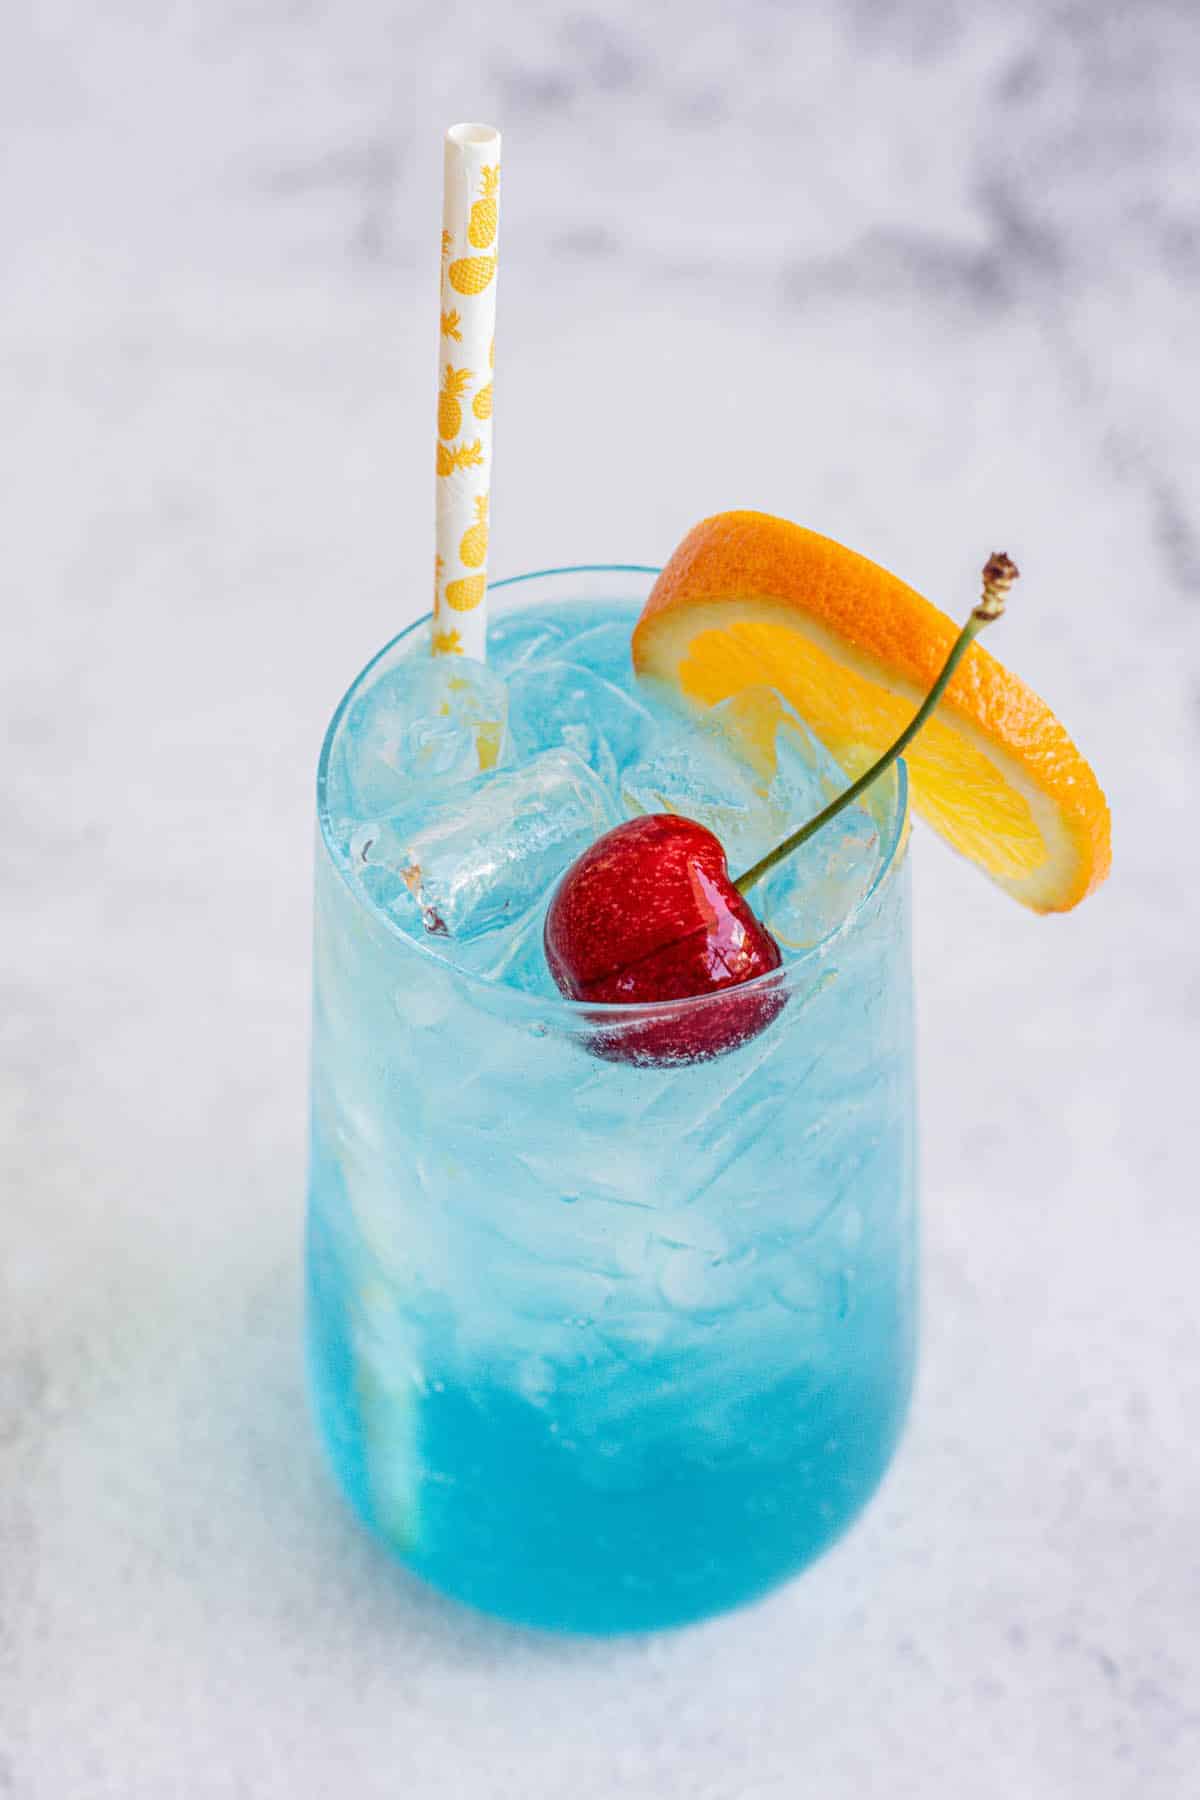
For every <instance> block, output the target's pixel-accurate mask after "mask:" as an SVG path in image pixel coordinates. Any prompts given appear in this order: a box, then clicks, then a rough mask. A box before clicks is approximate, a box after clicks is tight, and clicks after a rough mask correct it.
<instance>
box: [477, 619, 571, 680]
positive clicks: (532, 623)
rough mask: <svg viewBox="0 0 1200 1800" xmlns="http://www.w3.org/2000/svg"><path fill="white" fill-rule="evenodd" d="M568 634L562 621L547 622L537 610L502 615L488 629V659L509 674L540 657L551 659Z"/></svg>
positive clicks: (551, 620)
mask: <svg viewBox="0 0 1200 1800" xmlns="http://www.w3.org/2000/svg"><path fill="white" fill-rule="evenodd" d="M567 635H568V626H567V625H566V623H565V621H563V620H561V619H547V618H545V617H544V616H543V614H542V611H541V609H540V608H539V607H528V608H526V609H525V610H524V611H520V612H512V613H501V614H500V615H499V617H497V618H495V619H493V620H492V623H491V625H490V626H489V627H488V656H489V657H490V658H491V661H492V664H493V666H494V667H496V668H497V669H501V670H503V672H504V673H505V674H506V675H508V674H511V673H512V672H513V670H514V669H523V668H525V667H526V666H527V665H528V664H530V663H534V662H537V661H538V660H539V659H540V658H542V657H549V656H554V655H557V654H559V653H560V649H561V646H562V644H563V643H564V641H565V640H566V638H567Z"/></svg>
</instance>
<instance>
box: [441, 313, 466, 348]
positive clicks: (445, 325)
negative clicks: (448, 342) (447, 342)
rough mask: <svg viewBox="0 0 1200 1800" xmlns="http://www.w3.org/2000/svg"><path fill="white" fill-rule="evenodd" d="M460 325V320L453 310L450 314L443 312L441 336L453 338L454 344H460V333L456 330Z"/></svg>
mask: <svg viewBox="0 0 1200 1800" xmlns="http://www.w3.org/2000/svg"><path fill="white" fill-rule="evenodd" d="M461 324H462V318H461V317H460V315H459V314H458V313H456V312H454V311H453V309H452V310H451V311H450V312H444V313H443V314H442V336H443V337H444V338H453V339H454V342H455V343H456V344H461V343H462V332H461V331H460V330H459V329H458V328H459V326H460V325H461Z"/></svg>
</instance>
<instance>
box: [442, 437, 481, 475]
mask: <svg viewBox="0 0 1200 1800" xmlns="http://www.w3.org/2000/svg"><path fill="white" fill-rule="evenodd" d="M482 461H483V445H482V444H481V443H480V441H479V439H478V438H476V439H475V441H474V443H473V444H460V445H459V446H458V448H457V450H451V449H450V448H449V447H448V446H447V445H446V444H439V445H438V447H437V472H438V474H439V475H453V473H454V471H455V470H456V469H477V468H478V467H479V465H480V463H481V462H482Z"/></svg>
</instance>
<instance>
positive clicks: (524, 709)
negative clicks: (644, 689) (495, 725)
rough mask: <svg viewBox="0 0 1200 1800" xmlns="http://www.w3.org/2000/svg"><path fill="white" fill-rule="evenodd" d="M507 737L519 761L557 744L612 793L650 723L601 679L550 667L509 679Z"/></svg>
mask: <svg viewBox="0 0 1200 1800" xmlns="http://www.w3.org/2000/svg"><path fill="white" fill-rule="evenodd" d="M601 629H603V627H602V628H601ZM509 731H510V733H511V735H512V742H513V747H514V749H515V751H516V754H517V755H518V756H519V757H528V756H532V755H533V754H534V753H535V751H538V750H547V749H550V748H551V747H552V746H554V745H556V744H561V745H563V746H564V747H565V748H566V749H568V750H573V751H574V752H575V754H576V756H578V757H579V758H580V759H581V760H582V761H583V762H585V763H587V765H588V767H589V768H591V769H593V770H595V772H596V774H597V775H599V777H600V779H601V781H603V782H605V783H606V784H607V786H609V787H611V788H612V789H613V790H614V792H615V791H616V785H617V780H618V777H619V775H620V773H621V771H622V770H623V769H624V768H626V767H627V766H628V765H629V764H630V763H632V762H635V761H637V760H638V758H639V757H640V756H641V754H642V752H643V750H644V749H645V747H646V746H648V744H649V742H650V739H651V736H652V734H653V731H654V720H653V719H652V718H651V715H650V714H649V712H648V711H647V710H646V708H645V707H644V706H642V705H641V704H640V702H639V701H637V700H634V699H631V697H630V696H629V695H628V694H624V693H622V692H621V689H620V688H618V687H614V686H613V684H612V682H611V681H606V680H605V679H604V677H603V676H602V675H596V674H593V672H592V671H591V670H590V669H585V668H583V667H581V665H580V664H578V663H574V662H557V661H556V662H547V663H539V664H538V665H537V667H536V668H532V669H522V670H520V671H519V672H518V673H517V674H516V675H514V676H513V678H512V680H511V682H510V684H509Z"/></svg>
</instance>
